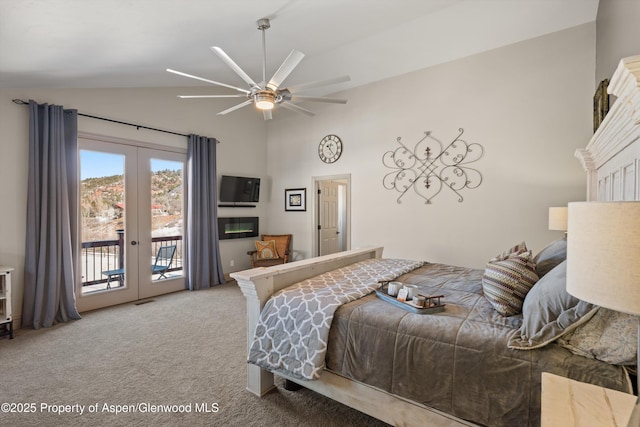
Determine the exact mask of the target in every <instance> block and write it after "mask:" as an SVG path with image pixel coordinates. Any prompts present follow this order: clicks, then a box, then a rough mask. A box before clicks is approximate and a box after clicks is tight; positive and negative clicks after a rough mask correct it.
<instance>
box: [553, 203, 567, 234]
mask: <svg viewBox="0 0 640 427" xmlns="http://www.w3.org/2000/svg"><path fill="white" fill-rule="evenodd" d="M567 210H568V208H567V207H566V206H564V207H553V208H549V230H559V231H567Z"/></svg>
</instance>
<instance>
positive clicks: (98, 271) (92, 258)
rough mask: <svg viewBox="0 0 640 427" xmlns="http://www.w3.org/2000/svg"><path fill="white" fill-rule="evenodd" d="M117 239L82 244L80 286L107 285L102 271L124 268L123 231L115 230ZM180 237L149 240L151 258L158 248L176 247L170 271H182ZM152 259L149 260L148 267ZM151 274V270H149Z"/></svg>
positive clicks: (181, 244)
mask: <svg viewBox="0 0 640 427" xmlns="http://www.w3.org/2000/svg"><path fill="white" fill-rule="evenodd" d="M117 233H118V239H115V240H98V241H94V242H82V253H81V254H80V259H81V261H82V286H83V287H84V286H92V285H99V284H102V283H105V284H106V283H107V276H105V275H103V274H102V272H103V271H107V270H116V269H118V268H124V253H125V242H124V230H117ZM182 242H183V240H182V236H165V237H153V238H151V245H152V247H151V253H152V254H153V256H155V254H157V253H158V249H159V248H160V246H166V245H176V253H175V256H174V257H173V262H172V263H171V268H169V270H168V271H169V272H171V271H180V270H182V253H183V252H182V250H183V243H182ZM153 261H154V259H153V258H152V259H151V260H150V264H149V267H151V265H152V264H153ZM149 272H151V270H149Z"/></svg>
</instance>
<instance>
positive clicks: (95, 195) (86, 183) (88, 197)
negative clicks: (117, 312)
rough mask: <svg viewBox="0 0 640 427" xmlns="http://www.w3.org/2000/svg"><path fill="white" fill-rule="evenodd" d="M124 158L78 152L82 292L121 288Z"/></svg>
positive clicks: (84, 151)
mask: <svg viewBox="0 0 640 427" xmlns="http://www.w3.org/2000/svg"><path fill="white" fill-rule="evenodd" d="M124 161H125V156H124V155H122V154H112V153H103V152H98V151H89V150H80V218H81V224H80V238H81V241H82V251H81V256H80V262H81V264H82V267H81V274H82V293H83V294H85V293H90V292H96V291H102V290H106V289H116V288H119V287H122V286H124V266H125V264H124V215H125V205H124V200H125V186H124V166H125V163H124Z"/></svg>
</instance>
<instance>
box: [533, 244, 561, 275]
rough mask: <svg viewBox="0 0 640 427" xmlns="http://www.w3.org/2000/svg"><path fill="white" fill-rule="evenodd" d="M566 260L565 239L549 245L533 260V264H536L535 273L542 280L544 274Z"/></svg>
mask: <svg viewBox="0 0 640 427" xmlns="http://www.w3.org/2000/svg"><path fill="white" fill-rule="evenodd" d="M566 259H567V238H566V237H564V238H562V239H558V240H554V241H553V242H551V243H549V244H548V245H547V246H545V247H544V248H543V249H542V250H541V251H540V252H538V254H537V255H536V256H535V257H534V258H533V262H534V263H535V264H536V273H538V277H539V278H541V279H542V277H543V276H544V275H545V274H547V273H548V272H550V271H551V270H553V268H554V267H555V266H557V265H558V264H560V263H561V262H562V261H564V260H566Z"/></svg>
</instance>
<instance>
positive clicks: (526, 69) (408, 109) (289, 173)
mask: <svg viewBox="0 0 640 427" xmlns="http://www.w3.org/2000/svg"><path fill="white" fill-rule="evenodd" d="M430 42H435V43H437V42H438V41H437V40H433V41H428V40H425V43H430ZM594 69H595V24H594V23H591V24H585V25H582V26H579V27H575V28H572V29H569V30H565V31H562V32H558V33H554V34H550V35H547V36H543V37H540V38H536V39H532V40H528V41H524V42H521V43H517V44H514V45H511V46H507V47H504V48H500V49H496V50H492V51H488V52H485V53H482V54H478V55H475V56H471V57H468V58H464V59H461V60H457V61H453V62H450V63H447V64H444V65H440V66H435V67H431V68H427V69H424V70H420V71H417V72H414V73H410V74H407V75H404V76H401V77H397V78H393V79H389V80H386V81H381V82H377V83H374V84H371V85H368V86H365V87H360V88H356V89H353V90H349V91H346V92H344V93H341V94H340V96H344V97H346V98H348V100H349V102H348V104H347V105H345V106H342V105H326V106H325V105H322V104H313V105H311V104H309V105H308V107H309V108H310V109H313V110H314V111H316V112H318V115H316V116H315V117H313V118H311V119H309V118H306V117H304V116H297V115H296V116H293V115H288V116H286V117H278V118H277V120H275V121H274V122H273V123H270V124H269V125H268V144H269V148H268V173H269V175H270V177H271V179H272V181H273V185H272V190H273V193H272V195H271V199H272V201H273V203H271V204H270V205H269V210H268V220H269V222H268V230H269V232H272V233H283V232H290V233H293V234H294V239H293V249H294V251H296V252H297V253H298V254H299V256H300V257H309V256H310V255H311V254H312V240H313V237H312V232H313V230H312V224H313V217H312V211H313V209H312V208H313V197H309V198H308V210H307V212H285V211H284V189H286V188H299V187H306V188H307V191H310V190H311V188H312V181H311V177H312V176H324V175H337V174H346V173H350V174H351V183H352V199H351V202H352V204H351V206H352V224H351V227H352V247H354V248H355V247H359V246H363V245H366V244H381V245H384V247H385V252H384V255H385V256H387V257H407V258H414V259H421V260H429V261H434V262H445V263H451V264H457V265H464V266H471V267H483V266H484V264H485V263H486V261H487V260H488V259H489V258H491V257H492V256H494V255H495V254H497V253H498V252H500V251H502V250H504V249H506V248H507V247H508V246H510V245H513V244H515V243H518V242H520V241H522V240H525V241H526V242H527V244H528V245H529V247H530V248H532V249H534V251H537V250H539V249H541V248H542V247H543V246H544V245H545V244H547V243H548V242H550V241H551V240H553V239H555V238H559V237H561V233H559V232H550V231H548V230H547V213H548V208H549V207H550V206H562V205H565V204H566V203H567V202H569V201H575V200H584V198H585V193H586V191H585V188H586V184H585V183H586V179H585V175H584V172H583V171H582V169H581V167H580V165H579V162H578V160H577V159H576V158H575V157H574V155H573V154H574V151H575V149H576V148H579V147H583V146H585V145H586V143H587V142H588V140H589V138H590V137H591V130H592V126H591V123H592V108H591V105H592V95H593V73H594ZM328 77H330V76H328ZM458 128H464V130H465V134H464V139H465V140H466V141H468V142H469V143H478V144H481V145H482V146H483V147H484V149H485V155H484V158H483V159H482V160H480V161H479V162H477V163H475V164H474V165H473V166H475V167H477V168H478V169H479V170H480V171H481V172H482V175H483V183H482V184H481V185H480V187H479V188H477V189H474V190H465V191H463V192H462V195H463V197H464V201H463V202H462V203H459V202H458V201H457V197H455V196H454V195H453V193H451V192H447V191H443V192H442V193H441V194H440V195H438V196H437V197H436V198H435V199H434V200H433V204H431V205H425V204H424V201H423V200H422V199H419V198H417V197H415V195H413V194H410V195H407V196H405V197H404V198H403V199H402V200H403V203H402V204H398V203H396V198H397V197H398V193H395V192H392V191H389V190H386V189H384V188H383V186H382V179H383V176H384V175H385V174H386V173H388V172H389V171H390V170H389V169H387V168H385V167H384V166H383V165H382V156H383V154H384V153H385V152H386V151H388V150H392V149H395V148H396V143H395V141H396V138H397V137H402V139H403V141H405V142H406V143H409V144H411V145H413V144H414V143H415V142H417V141H418V140H419V139H420V138H421V137H422V135H423V133H424V132H425V131H432V132H433V134H434V136H436V137H437V138H439V139H441V140H442V141H443V142H448V141H450V140H451V139H453V138H454V137H455V136H456V135H457V132H458ZM329 133H333V134H337V135H339V136H340V137H341V138H342V140H343V143H344V146H345V148H344V153H343V155H342V158H340V160H338V162H336V163H334V164H332V165H325V164H323V163H322V162H321V161H320V160H319V158H318V155H317V146H318V142H319V141H320V139H321V138H322V137H323V136H324V135H326V134H329Z"/></svg>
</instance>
